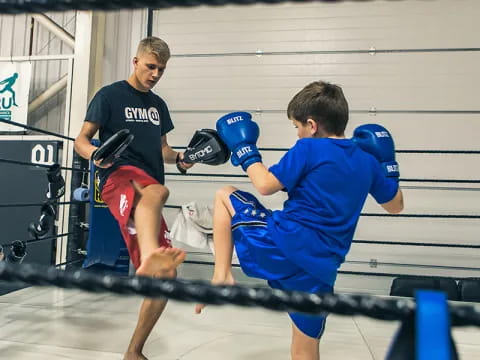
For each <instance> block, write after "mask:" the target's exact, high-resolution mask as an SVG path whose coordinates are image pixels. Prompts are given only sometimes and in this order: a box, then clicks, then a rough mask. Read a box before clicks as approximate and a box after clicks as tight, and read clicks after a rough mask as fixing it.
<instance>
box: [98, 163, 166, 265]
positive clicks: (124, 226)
mask: <svg viewBox="0 0 480 360" xmlns="http://www.w3.org/2000/svg"><path fill="white" fill-rule="evenodd" d="M132 181H135V182H136V183H137V184H139V185H140V186H142V187H145V186H148V185H152V184H159V182H158V181H157V180H155V179H154V178H153V177H151V176H150V175H148V174H147V173H146V172H145V171H143V170H142V169H139V168H137V167H135V166H128V165H127V166H120V167H119V168H118V169H117V170H115V171H114V172H113V173H111V174H110V176H109V177H108V178H107V181H106V182H105V185H104V186H103V190H102V199H103V201H104V202H105V203H106V204H107V205H108V208H109V210H110V212H111V213H112V215H113V217H114V218H115V219H116V220H117V221H118V224H119V226H120V231H121V232H122V236H123V238H124V240H125V244H126V245H127V248H128V253H129V254H130V260H131V261H132V263H133V266H135V269H138V267H139V266H140V259H141V258H140V248H139V246H138V240H137V231H136V229H135V224H134V222H133V220H132V217H131V215H133V211H134V210H135V209H134V208H133V207H132V206H133V204H134V200H135V189H134V187H133V185H132ZM160 216H161V215H160ZM167 233H168V227H167V223H166V222H165V219H164V218H163V216H162V224H161V229H160V234H159V236H158V246H159V247H172V244H171V242H170V239H169V238H168V236H167Z"/></svg>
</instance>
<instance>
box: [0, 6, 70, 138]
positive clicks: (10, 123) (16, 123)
mask: <svg viewBox="0 0 480 360" xmlns="http://www.w3.org/2000/svg"><path fill="white" fill-rule="evenodd" d="M2 2H3V1H0V12H1V8H2ZM0 122H3V123H5V124H9V125H14V126H19V127H22V128H24V129H27V130H33V131H36V132H39V133H43V134H47V135H53V136H55V137H58V138H62V139H65V140H70V141H75V139H74V138H71V137H68V136H65V135H62V134H58V133H55V132H53V131H48V130H43V129H39V128H36V127H34V126H30V125H25V124H20V123H18V122H15V121H10V120H6V119H2V118H0Z"/></svg>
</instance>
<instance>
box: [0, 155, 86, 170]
mask: <svg viewBox="0 0 480 360" xmlns="http://www.w3.org/2000/svg"><path fill="white" fill-rule="evenodd" d="M0 162H3V163H7V164H15V165H26V166H38V167H43V168H50V167H51V166H52V164H50V165H47V164H38V163H32V162H26V161H18V160H10V159H2V158H0ZM60 169H62V170H71V171H81V172H84V173H88V172H90V170H88V169H76V168H71V167H64V166H61V167H60Z"/></svg>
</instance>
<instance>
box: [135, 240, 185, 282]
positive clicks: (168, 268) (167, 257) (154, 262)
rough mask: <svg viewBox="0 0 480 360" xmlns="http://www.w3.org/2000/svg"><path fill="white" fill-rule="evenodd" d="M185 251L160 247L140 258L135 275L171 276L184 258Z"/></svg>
mask: <svg viewBox="0 0 480 360" xmlns="http://www.w3.org/2000/svg"><path fill="white" fill-rule="evenodd" d="M185 256H186V254H185V251H183V250H182V249H177V248H165V247H161V248H158V249H156V250H154V251H153V252H152V253H151V254H150V255H148V256H147V258H145V259H144V260H142V264H141V265H140V267H139V268H138V269H137V272H136V275H137V276H156V277H173V276H175V269H176V268H177V266H178V265H180V264H181V263H182V262H183V261H184V260H185Z"/></svg>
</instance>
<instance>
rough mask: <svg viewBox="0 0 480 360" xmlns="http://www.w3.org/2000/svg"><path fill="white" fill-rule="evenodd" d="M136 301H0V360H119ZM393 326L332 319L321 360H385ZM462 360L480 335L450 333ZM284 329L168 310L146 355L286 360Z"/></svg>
mask: <svg viewBox="0 0 480 360" xmlns="http://www.w3.org/2000/svg"><path fill="white" fill-rule="evenodd" d="M141 301H142V299H141V298H140V297H135V296H128V297H126V296H114V295H108V294H92V293H87V292H81V291H77V290H62V289H57V288H27V289H23V290H19V291H16V292H13V293H10V294H7V295H3V296H0V314H1V315H0V358H1V359H16V360H17V359H18V360H24V359H35V360H43V359H49V360H50V359H100V360H110V359H111V360H113V359H121V358H122V353H123V351H124V350H125V348H126V346H127V343H128V341H129V339H130V335H131V332H132V330H133V328H134V326H135V323H136V318H137V311H138V308H139V306H140V303H141ZM397 326H398V324H396V323H393V322H383V321H376V320H373V319H369V318H365V317H354V318H353V317H344V316H336V315H331V316H330V317H329V319H328V323H327V329H326V333H325V335H324V337H323V339H322V342H321V357H322V360H329V359H332V360H333V359H335V360H338V359H349V360H350V359H351V360H355V359H358V360H366V359H383V358H384V357H385V354H386V351H387V349H388V346H389V344H390V341H391V339H392V337H393V334H394V332H395V330H396V327H397ZM454 337H455V340H456V343H457V348H458V350H459V352H460V355H461V359H462V360H468V359H471V360H474V359H478V358H479V357H480V329H478V328H461V329H458V328H456V329H455V330H454ZM289 342H290V322H289V320H288V317H287V316H286V315H285V314H283V313H279V312H273V311H268V310H263V309H260V308H255V309H252V308H240V307H234V306H219V307H216V306H210V307H208V308H207V309H206V310H205V312H204V313H203V314H202V315H195V314H194V312H193V304H191V303H180V302H173V301H172V302H170V303H169V305H168V307H167V309H166V311H165V313H164V315H163V316H162V318H161V319H160V321H159V323H158V324H157V326H156V327H155V329H154V331H153V333H152V335H151V337H150V338H149V340H148V342H147V345H146V348H145V354H146V355H147V356H148V357H149V359H166V360H175V359H182V360H203V359H208V360H220V359H221V360H225V359H228V360H241V359H248V360H255V359H262V360H263V359H265V360H269V359H275V360H277V359H278V360H282V359H285V360H286V359H289Z"/></svg>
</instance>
